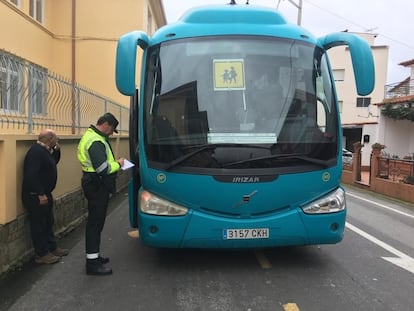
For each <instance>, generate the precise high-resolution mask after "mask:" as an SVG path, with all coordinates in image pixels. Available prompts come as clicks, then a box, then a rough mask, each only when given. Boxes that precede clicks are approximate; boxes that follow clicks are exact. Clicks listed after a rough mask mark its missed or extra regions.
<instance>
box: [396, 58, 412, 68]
mask: <svg viewBox="0 0 414 311" xmlns="http://www.w3.org/2000/svg"><path fill="white" fill-rule="evenodd" d="M398 65H401V66H405V67H408V66H411V65H414V59H410V60H407V61H405V62H402V63H399V64H398Z"/></svg>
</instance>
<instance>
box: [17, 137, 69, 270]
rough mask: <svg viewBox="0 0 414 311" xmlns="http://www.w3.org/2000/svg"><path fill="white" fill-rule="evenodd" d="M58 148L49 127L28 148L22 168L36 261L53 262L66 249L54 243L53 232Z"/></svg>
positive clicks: (24, 192) (25, 203)
mask: <svg viewBox="0 0 414 311" xmlns="http://www.w3.org/2000/svg"><path fill="white" fill-rule="evenodd" d="M59 160H60V148H59V144H58V138H57V136H56V133H55V132H54V131H52V130H51V129H45V130H43V131H41V132H40V134H39V137H38V140H37V142H36V143H35V144H34V145H33V146H32V147H31V148H30V149H29V150H28V151H27V153H26V157H25V159H24V167H23V185H22V202H23V205H24V207H25V208H26V209H27V211H28V215H29V221H30V232H31V237H32V243H33V247H34V251H35V261H36V262H37V263H44V264H53V263H56V262H58V261H59V260H60V258H61V257H62V256H66V255H67V254H68V253H69V251H68V250H67V249H62V248H59V247H58V246H57V243H56V238H55V235H54V232H53V224H54V215H53V196H52V191H53V190H54V189H55V186H56V182H57V163H58V162H59Z"/></svg>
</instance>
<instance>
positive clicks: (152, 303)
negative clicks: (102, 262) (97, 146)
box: [0, 188, 414, 311]
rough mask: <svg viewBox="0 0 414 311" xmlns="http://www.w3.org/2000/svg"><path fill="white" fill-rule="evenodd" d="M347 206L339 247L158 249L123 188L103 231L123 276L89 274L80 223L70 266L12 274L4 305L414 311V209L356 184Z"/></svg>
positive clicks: (1, 291) (67, 242) (68, 241)
mask: <svg viewBox="0 0 414 311" xmlns="http://www.w3.org/2000/svg"><path fill="white" fill-rule="evenodd" d="M347 202H348V208H349V211H348V223H347V229H346V232H345V238H344V240H343V241H342V242H341V243H339V244H336V245H319V246H307V247H284V248H274V249H266V250H256V251H254V250H249V251H211V250H157V249H152V248H148V247H144V246H142V245H140V244H139V241H138V239H137V238H135V237H134V235H133V234H131V233H133V232H131V228H130V227H129V221H128V203H127V197H126V195H125V194H122V195H120V196H118V197H117V198H116V200H114V201H113V202H112V203H111V204H112V205H113V207H112V212H111V214H110V215H109V217H108V218H107V223H106V225H105V229H104V232H103V236H102V237H103V239H102V253H103V255H104V256H109V257H110V258H111V263H110V265H111V267H112V268H113V269H114V274H113V275H111V276H106V277H96V276H87V275H85V270H84V263H85V259H84V240H83V228H79V230H76V232H73V233H72V234H71V235H70V237H67V238H64V239H63V240H62V241H61V242H62V244H63V246H69V247H70V248H71V253H70V254H69V256H67V257H65V258H64V259H63V260H62V261H61V262H60V263H58V264H56V265H53V266H41V265H36V264H34V263H32V264H29V265H27V266H26V267H24V268H23V270H22V271H20V272H17V273H14V274H12V275H11V276H9V277H8V278H7V279H6V280H2V282H1V284H0V297H1V299H2V302H1V303H0V309H1V310H13V311H14V310H19V311H20V310H33V311H34V310H42V311H44V310H91V309H94V310H163V311H164V310H169V311H174V310H177V311H178V310H179V311H190V310H191V311H209V310H219V311H221V310H223V311H224V310H225V311H229V310H245V311H255V310H264V311H273V310H282V311H287V310H289V311H296V310H301V311H312V310H315V311H324V310H330V311H331V310H338V311H349V310H364V311H365V310H367V311H369V310H377V311H382V310H384V311H385V310H386V311H390V310H395V311H411V310H413V305H414V296H413V293H414V265H413V262H412V261H413V259H412V258H413V257H414V243H413V242H412V237H413V236H414V209H411V208H410V207H408V206H404V204H400V203H397V202H393V201H388V200H386V199H381V198H378V197H377V196H375V195H371V194H369V193H364V192H360V191H359V190H357V189H352V188H351V189H349V191H348V196H347ZM396 211H398V212H396ZM404 256H405V257H404ZM387 258H388V259H387ZM399 259H400V260H399ZM410 260H411V261H410ZM410 269H412V271H411V270H410Z"/></svg>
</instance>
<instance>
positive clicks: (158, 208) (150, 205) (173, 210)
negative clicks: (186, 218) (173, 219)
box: [140, 191, 188, 216]
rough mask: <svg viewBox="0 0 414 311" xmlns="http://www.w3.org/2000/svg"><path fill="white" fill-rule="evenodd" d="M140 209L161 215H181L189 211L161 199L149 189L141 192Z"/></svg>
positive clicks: (147, 212)
mask: <svg viewBox="0 0 414 311" xmlns="http://www.w3.org/2000/svg"><path fill="white" fill-rule="evenodd" d="M140 209H141V211H142V212H143V213H146V214H151V215H160V216H181V215H185V214H187V212H188V209H187V208H185V207H183V206H180V205H178V204H175V203H172V202H169V201H167V200H164V199H161V198H160V197H158V196H156V195H154V194H152V193H150V192H148V191H142V192H141V194H140Z"/></svg>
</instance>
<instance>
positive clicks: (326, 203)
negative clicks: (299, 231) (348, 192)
mask: <svg viewBox="0 0 414 311" xmlns="http://www.w3.org/2000/svg"><path fill="white" fill-rule="evenodd" d="M345 207H346V202H345V192H344V190H342V189H341V188H338V189H337V190H336V191H334V192H332V193H330V194H328V195H327V196H325V197H323V198H320V199H318V200H316V201H314V202H312V203H310V204H308V205H305V206H302V210H303V211H304V212H305V213H306V214H326V213H336V212H340V211H342V210H344V209H345Z"/></svg>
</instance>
